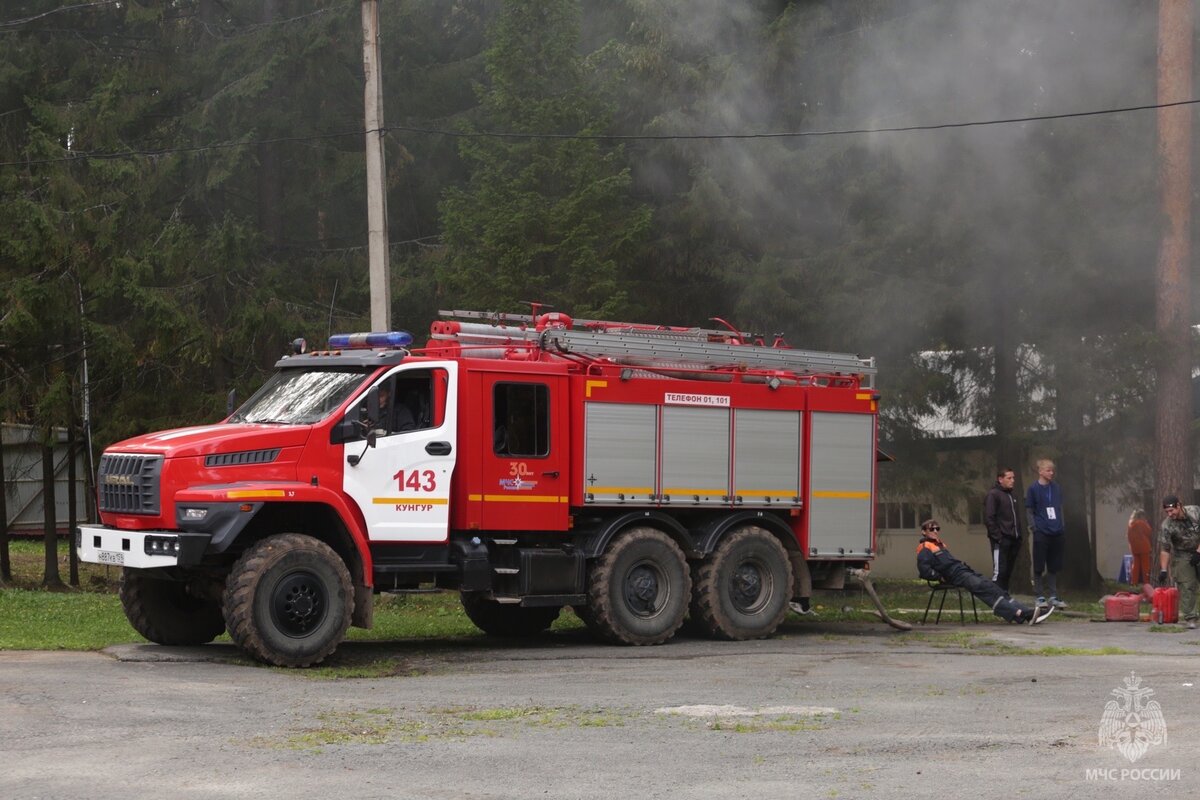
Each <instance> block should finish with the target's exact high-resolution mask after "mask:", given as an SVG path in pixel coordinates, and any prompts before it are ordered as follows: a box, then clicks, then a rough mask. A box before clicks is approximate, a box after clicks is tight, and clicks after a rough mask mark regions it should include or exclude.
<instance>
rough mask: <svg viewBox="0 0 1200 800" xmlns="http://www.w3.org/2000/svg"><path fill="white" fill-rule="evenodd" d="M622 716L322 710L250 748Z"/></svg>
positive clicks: (527, 710)
mask: <svg viewBox="0 0 1200 800" xmlns="http://www.w3.org/2000/svg"><path fill="white" fill-rule="evenodd" d="M624 724H625V719H624V717H622V716H620V715H618V714H617V713H615V712H612V711H607V712H604V711H599V710H596V709H587V708H579V707H575V706H564V707H549V706H513V707H497V708H466V707H461V708H460V707H455V708H434V709H429V710H427V711H413V710H408V711H406V712H405V713H404V715H403V716H400V715H398V714H397V711H396V710H395V709H390V708H372V709H366V710H361V711H322V712H320V713H318V714H317V715H316V724H315V725H307V726H305V727H303V728H300V729H297V730H291V731H286V732H282V733H280V734H278V735H275V736H259V737H256V738H254V739H253V740H251V741H250V744H251V745H252V746H254V747H263V748H270V749H280V750H302V751H307V752H312V753H321V752H323V751H324V748H326V747H332V746H346V745H381V744H388V743H392V742H397V743H403V744H422V743H425V742H431V741H438V740H454V741H461V740H465V739H469V738H471V737H475V736H488V737H496V736H503V735H506V734H512V733H515V732H517V731H518V730H521V729H531V728H550V729H560V728H568V727H577V728H599V727H610V726H619V725H624Z"/></svg>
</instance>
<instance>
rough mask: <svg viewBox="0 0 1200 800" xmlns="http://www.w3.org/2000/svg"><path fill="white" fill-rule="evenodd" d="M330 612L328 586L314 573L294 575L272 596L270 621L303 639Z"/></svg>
mask: <svg viewBox="0 0 1200 800" xmlns="http://www.w3.org/2000/svg"><path fill="white" fill-rule="evenodd" d="M328 610H329V602H328V597H327V595H326V593H325V584H324V583H323V582H322V581H321V580H320V579H319V578H318V577H317V576H316V575H314V574H313V573H311V572H307V571H300V572H293V573H291V574H290V575H287V576H285V577H284V578H283V580H281V581H279V583H277V584H275V590H274V592H272V594H271V619H272V620H273V621H274V623H275V626H276V627H277V628H278V629H279V630H280V631H281V632H283V633H284V634H286V635H287V636H291V637H292V638H296V639H299V638H303V637H305V636H308V635H309V634H310V633H312V632H313V629H314V628H316V627H317V626H318V625H320V624H321V622H322V621H323V620H324V619H325V614H326V612H327V611H328Z"/></svg>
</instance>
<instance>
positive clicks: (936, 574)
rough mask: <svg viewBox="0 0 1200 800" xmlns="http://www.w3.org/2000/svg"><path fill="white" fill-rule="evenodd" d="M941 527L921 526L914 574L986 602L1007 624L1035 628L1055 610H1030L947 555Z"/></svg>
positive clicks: (929, 523) (931, 522)
mask: <svg viewBox="0 0 1200 800" xmlns="http://www.w3.org/2000/svg"><path fill="white" fill-rule="evenodd" d="M941 530H942V526H941V525H939V524H938V521H937V520H936V519H927V520H925V521H924V522H922V523H921V543H920V544H919V545H917V573H918V574H919V575H920V576H921V577H922V578H924V579H925V580H927V581H941V582H943V583H948V584H950V585H951V586H958V587H960V588H963V589H966V590H967V591H968V592H970V593H971V594H973V595H975V596H976V597H978V598H979V599H980V600H982V601H983V602H985V603H987V605H988V607H989V608H991V609H992V613H993V614H995V615H996V616H997V617H1000V619H1003V620H1007V621H1008V622H1019V623H1022V624H1026V625H1037V624H1039V623H1040V622H1042V621H1043V620H1045V619H1046V617H1048V616H1050V613H1051V612H1052V611H1054V607H1053V606H1046V607H1045V608H1030V607H1029V606H1026V605H1022V604H1021V603H1018V602H1017V601H1016V600H1013V599H1012V597H1010V596H1009V594H1008V592H1006V591H1004V590H1003V589H1001V588H1000V587H999V586H997V585H996V584H994V583H992V582H991V581H989V580H988V579H987V578H985V577H983V576H982V575H980V574H979V573H978V572H976V571H975V570H973V569H971V568H970V567H969V566H967V565H966V564H964V563H963V562H962V561H959V560H958V559H957V558H955V557H954V556H952V555H950V551H949V550H947V549H946V545H945V544H944V543H943V542H942V539H941Z"/></svg>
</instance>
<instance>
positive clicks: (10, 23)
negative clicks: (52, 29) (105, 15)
mask: <svg viewBox="0 0 1200 800" xmlns="http://www.w3.org/2000/svg"><path fill="white" fill-rule="evenodd" d="M117 2H118V0H97V2H95V3H80V4H78V5H74V6H63V7H62V8H52V9H50V10H49V11H44V12H42V13H41V14H34V15H33V16H32V17H25V18H24V19H10V20H7V21H0V28H12V27H15V26H17V25H27V24H28V23H30V22H33V21H34V20H39V19H41V18H42V17H48V16H50V15H51V14H57V13H59V12H60V11H75V10H76V9H80V8H97V7H98V6H112V5H116V4H117Z"/></svg>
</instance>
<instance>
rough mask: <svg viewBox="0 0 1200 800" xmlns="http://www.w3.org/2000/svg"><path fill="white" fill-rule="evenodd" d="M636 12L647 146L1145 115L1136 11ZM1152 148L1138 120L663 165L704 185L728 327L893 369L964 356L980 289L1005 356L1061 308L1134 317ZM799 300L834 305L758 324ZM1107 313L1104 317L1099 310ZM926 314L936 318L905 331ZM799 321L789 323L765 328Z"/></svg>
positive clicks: (1081, 0) (953, 7)
mask: <svg viewBox="0 0 1200 800" xmlns="http://www.w3.org/2000/svg"><path fill="white" fill-rule="evenodd" d="M634 7H635V10H636V12H637V15H638V20H639V23H638V25H639V26H640V27H639V28H637V30H639V31H641V32H642V33H643V34H644V36H645V40H646V41H647V42H650V43H652V46H653V47H654V48H655V49H656V51H657V55H658V58H659V59H660V63H659V67H660V69H659V70H658V71H657V72H655V73H654V75H655V77H656V83H655V89H656V91H657V93H656V94H655V97H656V98H657V101H658V103H659V106H658V108H656V109H655V110H654V111H653V112H652V113H651V114H650V122H649V125H648V127H650V128H651V129H652V130H655V131H669V132H698V131H701V132H706V133H729V132H739V133H746V132H769V131H783V130H793V131H797V130H804V131H820V130H840V129H850V128H863V127H899V126H908V125H929V124H937V123H959V122H967V121H985V120H994V119H1005V118H1013V117H1029V116H1037V115H1055V114H1064V113H1071V112H1086V111H1094V110H1097V109H1105V108H1115V107H1123V106H1133V105H1142V104H1150V103H1153V102H1154V101H1155V72H1154V66H1155V56H1156V49H1155V48H1156V41H1155V32H1156V22H1157V14H1156V4H1154V3H1150V2H1117V1H1116V0H1111V1H1109V2H1097V0H1056V2H1053V3H1045V2H1038V1H1036V0H919V1H918V0H905V1H898V0H895V1H893V2H887V3H874V2H861V1H860V2H833V1H832V0H830V2H808V3H766V2H751V1H750V0H741V1H740V2H725V1H722V0H690V1H689V2H686V3H674V4H661V3H635V4H634ZM661 61H669V62H671V63H673V64H674V65H675V70H674V71H673V72H672V71H671V70H669V69H663V68H661ZM663 76H666V78H665V79H664V77H663ZM1154 131H1155V117H1154V112H1152V111H1150V112H1132V113H1126V114H1121V115H1113V116H1100V117H1095V116H1093V117H1080V118H1076V119H1063V120H1055V121H1045V122H1027V123H1014V124H1005V125H992V126H984V127H972V128H954V129H947V130H935V131H914V132H909V133H878V134H868V135H849V136H836V137H832V136H831V137H812V138H793V139H767V140H751V141H722V142H706V143H701V144H691V143H688V144H681V145H675V146H674V147H673V148H672V149H670V150H668V151H667V152H668V154H671V155H676V154H678V153H679V152H681V151H682V152H683V153H684V154H685V156H686V157H688V158H690V159H691V163H692V168H691V171H690V174H689V177H690V178H691V179H692V180H693V181H694V183H693V185H700V184H703V185H706V186H709V187H715V188H711V189H709V194H710V195H712V196H714V197H717V198H719V201H715V202H714V214H713V219H712V220H711V225H712V226H714V228H716V229H720V230H723V231H724V234H725V235H724V237H723V238H722V241H721V243H722V245H723V246H725V247H726V248H727V250H726V253H725V255H726V257H727V258H728V259H729V260H730V261H731V262H733V263H739V264H742V265H743V267H744V269H745V270H747V274H748V275H749V278H748V282H749V289H748V291H747V292H746V293H744V294H743V296H742V298H741V302H740V305H739V308H738V314H739V319H746V318H747V317H750V318H751V319H754V322H753V323H752V324H759V325H761V326H762V327H764V328H772V329H783V330H787V331H788V332H789V333H791V334H792V335H793V336H799V337H801V338H803V339H804V341H803V343H804V344H806V345H810V346H828V347H831V348H837V349H846V348H847V347H854V348H859V349H862V350H864V351H867V350H868V349H873V350H879V349H882V350H884V351H886V352H889V353H894V354H899V353H902V352H913V351H917V350H922V349H928V348H931V347H937V346H942V345H950V346H965V345H968V344H970V343H972V342H979V341H981V340H984V339H986V337H987V334H988V324H986V323H987V319H986V315H985V314H980V313H978V312H979V311H980V310H981V309H985V308H986V306H987V305H988V304H989V303H991V302H995V294H996V287H997V286H1009V287H1012V291H1014V292H1015V302H1017V303H1019V305H1020V313H1018V314H1017V315H1016V316H1015V317H1014V320H1013V324H1014V325H1015V326H1016V327H1017V329H1018V330H1016V331H1015V333H1016V334H1017V336H1018V338H1019V339H1020V340H1022V341H1034V340H1038V339H1044V338H1046V337H1047V336H1049V335H1051V331H1050V330H1049V328H1050V327H1052V324H1053V323H1052V322H1048V321H1047V317H1048V316H1053V315H1054V313H1055V310H1056V309H1057V310H1061V309H1062V308H1063V307H1064V305H1067V306H1069V307H1078V306H1082V309H1080V314H1078V315H1076V316H1078V317H1081V318H1085V319H1084V322H1088V320H1087V319H1086V318H1087V317H1088V316H1090V317H1091V318H1092V320H1091V322H1088V324H1092V323H1095V325H1096V327H1099V328H1105V329H1113V328H1119V327H1121V326H1123V325H1125V324H1126V323H1129V324H1134V325H1136V324H1139V323H1145V322H1146V321H1147V320H1148V319H1150V318H1151V317H1152V306H1151V305H1148V304H1149V303H1151V298H1152V293H1151V289H1152V285H1151V275H1152V266H1153V262H1154V257H1155V247H1156V236H1155V214H1156V206H1155V204H1156V197H1155V195H1154V192H1153V181H1154V174H1153V168H1154V166H1153V165H1154V162H1153V156H1154V147H1155V142H1154ZM663 155H664V151H663V150H657V151H652V152H651V153H650V154H649V156H648V157H645V156H644V157H643V160H642V161H641V162H640V163H638V164H636V166H635V169H637V170H638V171H639V174H640V176H641V177H642V179H643V180H644V181H646V182H648V183H651V184H654V185H656V186H657V185H671V184H669V182H664V183H661V184H657V183H655V180H654V176H657V175H659V174H660V171H665V170H667V167H664V166H663V164H662V163H661V162H659V161H657V160H656V159H658V158H662V157H663ZM673 186H675V188H677V186H678V185H677V184H674V185H673ZM831 275H832V276H837V280H840V281H841V289H840V291H839V290H838V289H837V288H836V287H831V285H830V281H831ZM756 282H757V283H756ZM835 282H836V281H835ZM756 285H757V290H755V286H756ZM809 288H819V289H820V290H821V291H823V292H826V291H828V292H832V293H831V294H828V295H827V296H825V297H823V298H822V301H821V303H820V304H819V307H816V305H817V304H814V305H813V306H809V305H805V304H804V302H803V301H797V302H793V303H788V302H782V301H776V302H774V303H771V304H770V305H772V308H768V309H764V308H763V305H764V304H763V302H762V300H761V298H763V297H771V296H776V297H777V296H779V295H780V294H782V295H783V296H787V297H811V295H812V293H811V292H809V291H808V289H809ZM1092 288H1096V289H1098V290H1099V291H1097V292H1095V293H1094V294H1093V293H1092V292H1091V291H1090V290H1091V289H1092ZM1114 298H1116V299H1118V300H1123V301H1125V302H1124V305H1125V307H1124V308H1120V307H1118V308H1117V309H1116V311H1117V312H1119V313H1118V314H1117V316H1115V317H1114V316H1113V311H1114V309H1113V306H1114V302H1115V300H1114ZM723 300H725V301H726V302H728V298H723ZM1117 305H1118V306H1120V305H1121V304H1120V303H1117ZM930 307H932V308H933V309H934V310H935V311H937V313H939V314H940V313H945V314H946V315H947V317H948V319H947V320H944V321H943V322H944V323H945V324H934V322H932V321H930V320H928V319H920V318H918V315H916V314H914V312H915V311H918V310H924V309H929V308H930ZM797 310H802V311H803V312H804V313H805V314H806V316H805V317H804V318H803V319H796V318H795V317H787V318H779V317H780V315H787V314H790V313H793V312H796V311H797ZM723 311H724V312H728V311H729V309H728V308H725V309H723ZM756 315H757V316H758V317H759V318H758V319H755V317H756ZM848 319H855V320H856V321H855V323H854V324H853V325H847V320H848ZM1101 323H1102V324H1101ZM1064 324H1065V323H1064ZM1072 324H1076V323H1072ZM956 326H957V327H956ZM847 340H849V341H847Z"/></svg>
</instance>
